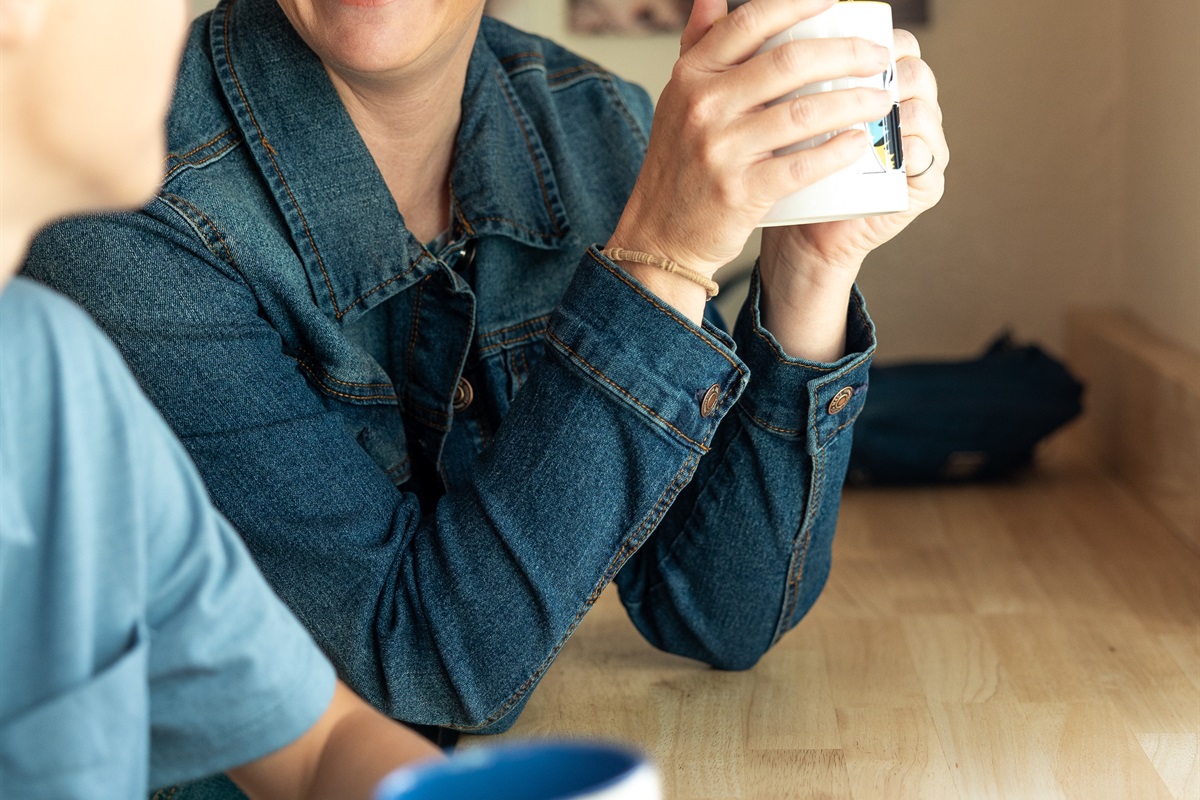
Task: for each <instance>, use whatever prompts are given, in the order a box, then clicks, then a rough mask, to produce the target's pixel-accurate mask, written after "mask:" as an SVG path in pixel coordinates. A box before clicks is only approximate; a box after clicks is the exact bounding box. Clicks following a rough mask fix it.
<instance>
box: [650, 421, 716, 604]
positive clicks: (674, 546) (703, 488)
mask: <svg viewBox="0 0 1200 800" xmlns="http://www.w3.org/2000/svg"><path fill="white" fill-rule="evenodd" d="M735 438H736V434H734V435H732V436H729V437H728V438H727V440H726V442H725V447H724V449H722V450H721V451H720V452H713V451H710V452H709V453H707V454H706V455H705V456H704V459H705V460H706V461H711V460H713V459H716V460H717V461H716V465H717V466H716V467H714V468H713V469H711V470H710V471H709V477H708V480H706V481H705V482H704V483H703V484H702V485H697V486H696V501H695V503H694V504H693V505H694V506H695V505H699V504H700V503H701V501H702V499H703V495H704V493H705V492H707V491H708V488H709V487H710V486H712V485H713V481H714V480H715V477H716V474H717V469H719V467H720V465H721V463H722V462H723V460H724V459H725V457H726V456H727V455H728V454H729V448H731V447H733V443H734V439H735ZM686 531H687V527H686V526H684V529H683V530H681V531H680V533H679V536H677V537H675V541H674V542H672V543H671V546H670V547H669V548H668V549H667V552H665V553H663V555H662V557H661V558H659V559H658V562H657V563H656V565H655V566H656V567H658V580H656V581H655V582H654V583H653V584H652V585H649V586H647V587H646V590H645V592H644V595H649V594H650V593H651V592H654V591H657V590H658V589H659V587H661V586H663V585H664V584H666V582H667V579H666V578H665V577H663V575H662V571H663V569H662V568H663V567H664V566H665V565H666V564H667V562H668V561H670V560H671V557H672V556H674V555H675V551H676V550H678V549H679V548H680V547H682V546H683V541H684V539H685V538H686V537H685V534H686Z"/></svg>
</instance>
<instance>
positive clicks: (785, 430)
mask: <svg viewBox="0 0 1200 800" xmlns="http://www.w3.org/2000/svg"><path fill="white" fill-rule="evenodd" d="M742 413H743V414H745V415H746V416H747V417H749V418H750V419H751V420H753V421H754V424H756V425H758V426H759V427H760V428H766V429H767V430H769V431H774V432H775V433H783V434H788V435H796V434H801V433H804V429H803V428H779V427H776V426H775V425H771V424H770V423H768V422H765V421H764V420H762V419H761V418H760V417H756V416H755V415H754V414H751V413H750V412H749V411H747V410H746V409H745V407H744V406H743V407H742Z"/></svg>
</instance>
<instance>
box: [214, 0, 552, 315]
mask: <svg viewBox="0 0 1200 800" xmlns="http://www.w3.org/2000/svg"><path fill="white" fill-rule="evenodd" d="M493 24H494V23H493V22H492V21H491V20H490V19H487V18H485V19H484V20H483V25H482V27H481V29H480V33H479V36H478V37H477V38H476V41H475V46H474V50H473V51H472V54H471V60H470V63H469V66H468V69H467V78H466V86H465V88H464V92H463V106H462V111H463V115H462V122H461V124H460V128H459V134H458V140H457V143H456V151H455V163H454V167H453V169H452V175H451V181H450V186H451V194H452V201H453V205H454V220H453V221H452V224H453V226H454V228H455V233H456V234H460V235H466V236H471V237H474V236H482V235H489V234H490V235H501V236H506V237H508V238H511V239H515V240H517V241H520V242H522V243H524V244H526V245H529V246H532V247H537V248H555V247H559V246H562V245H563V244H564V243H565V242H566V241H568V239H569V232H570V226H569V224H568V221H567V218H566V214H565V210H564V207H563V203H562V201H561V199H560V197H559V193H558V188H557V183H556V181H555V177H554V172H553V170H552V168H551V165H550V161H549V158H548V157H547V154H546V149H545V147H544V146H543V143H542V141H541V139H540V137H539V136H538V133H537V130H536V129H535V128H534V126H533V125H532V123H531V122H530V120H529V116H528V113H527V111H526V109H525V108H524V106H523V105H522V103H521V101H520V99H519V96H518V94H517V91H516V89H515V87H514V85H513V83H512V82H511V81H510V80H509V78H508V75H507V74H506V73H505V70H504V68H503V66H502V63H501V60H500V58H499V57H498V56H497V54H496V53H495V52H494V51H493V50H492V48H491V47H490V46H489V44H488V39H487V32H488V29H489V27H490V26H491V25H493ZM210 36H211V47H212V53H213V62H214V66H215V67H216V71H217V79H218V81H219V82H220V84H221V89H222V91H223V92H224V94H225V97H226V100H227V101H228V103H229V106H230V108H231V109H232V112H233V116H234V119H235V120H236V124H237V126H238V127H239V128H240V129H241V132H242V135H243V136H244V139H245V142H246V146H247V147H248V148H249V150H250V152H251V153H252V155H253V158H254V160H255V162H256V164H257V165H258V168H259V169H260V170H261V172H262V175H263V177H264V179H265V181H266V183H267V185H268V186H269V187H270V190H271V192H272V193H273V195H274V197H275V201H276V203H277V204H278V206H279V210H280V213H281V214H282V216H283V218H284V219H285V221H286V222H287V225H288V227H289V228H290V230H291V234H292V239H293V241H294V243H295V246H296V249H297V252H298V253H299V254H300V257H301V258H302V260H303V262H304V264H305V267H306V270H307V272H308V278H309V282H310V283H311V285H312V288H313V294H314V297H315V299H316V301H317V303H318V304H319V305H320V306H321V307H322V308H323V309H324V310H325V311H326V312H327V313H329V314H330V315H332V316H333V317H334V318H336V319H338V320H340V321H341V322H343V323H347V322H350V321H352V320H353V319H355V318H357V317H358V316H359V315H360V314H361V313H363V312H365V311H367V310H368V309H370V308H372V307H374V306H376V305H378V304H379V303H381V302H383V301H384V300H386V299H387V298H388V297H391V296H393V295H395V294H396V293H398V292H401V291H403V290H404V289H406V288H408V287H409V286H411V285H412V284H414V283H416V282H417V281H418V280H420V279H421V278H423V277H424V276H425V275H426V274H428V273H429V272H430V271H432V270H434V269H436V268H437V263H436V262H435V260H434V258H433V257H432V255H431V254H430V253H429V252H428V251H427V250H426V249H425V247H424V245H423V243H421V242H418V241H417V240H416V239H415V238H414V237H413V236H412V234H411V233H410V232H409V231H408V229H407V228H406V227H405V226H404V220H403V218H402V217H401V215H400V213H399V211H398V209H397V208H396V204H395V201H394V200H393V199H392V196H391V194H390V192H389V191H388V189H387V185H386V184H385V183H384V181H383V177H382V175H380V173H379V170H378V168H377V167H376V165H375V161H374V159H373V158H372V156H371V154H370V152H369V151H368V150H367V147H366V144H365V143H364V142H363V140H362V137H361V136H359V134H358V131H357V129H356V128H355V127H354V124H353V122H352V121H351V119H350V116H349V114H348V113H347V112H346V109H345V107H344V106H343V104H342V102H341V99H340V98H339V97H338V95H337V92H336V91H335V89H334V88H333V85H332V83H331V82H330V80H329V77H328V75H327V74H326V73H325V69H324V67H323V66H322V65H321V62H320V60H319V59H318V58H317V56H316V54H315V53H313V52H312V51H311V50H310V49H309V48H308V46H307V45H306V44H305V43H304V41H303V40H302V39H301V38H300V37H299V35H298V34H297V33H296V32H295V30H294V29H293V28H292V26H291V23H290V22H289V21H288V20H287V18H286V17H285V16H284V14H283V12H282V10H280V8H279V6H278V4H277V3H276V2H275V0H227V2H226V3H223V4H221V6H220V7H219V8H218V9H217V10H216V11H215V12H214V15H213V19H212V24H211V27H210ZM381 241H392V242H394V246H393V247H391V248H380V247H379V245H378V243H379V242H381Z"/></svg>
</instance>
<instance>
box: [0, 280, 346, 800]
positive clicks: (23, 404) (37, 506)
mask: <svg viewBox="0 0 1200 800" xmlns="http://www.w3.org/2000/svg"><path fill="white" fill-rule="evenodd" d="M2 301H3V302H0V342H2V344H3V347H2V348H0V375H3V377H4V380H3V385H0V423H2V424H0V428H2V429H3V439H2V441H0V456H3V459H2V462H3V464H5V465H7V466H10V467H13V469H6V470H5V474H4V475H3V476H0V483H3V484H4V485H5V487H6V490H5V495H4V497H5V499H6V502H8V501H9V500H11V505H12V506H13V507H14V508H13V509H12V510H14V511H19V510H21V509H25V511H26V512H27V513H25V514H22V515H17V516H14V517H13V519H12V520H10V519H9V518H8V516H5V517H4V519H3V520H2V521H4V523H5V525H4V528H5V530H4V531H3V533H4V541H5V542H7V544H6V547H7V550H6V551H5V552H7V553H10V555H11V557H10V558H9V559H8V562H6V564H7V566H8V567H11V569H10V570H9V571H8V572H5V575H7V576H8V578H9V579H11V580H7V581H6V585H4V586H0V603H2V604H3V607H0V612H2V613H0V620H5V621H6V628H5V629H4V630H0V645H3V648H6V649H7V648H9V647H11V648H12V649H11V650H9V651H8V652H7V653H6V654H0V665H2V666H3V668H4V671H5V673H6V681H5V682H6V683H8V684H10V685H9V686H7V687H5V686H0V729H3V728H4V727H5V723H4V720H5V714H6V713H7V712H5V709H6V708H11V710H12V712H13V714H16V713H17V712H21V713H22V714H23V715H24V717H22V718H25V719H31V718H33V717H34V716H35V715H37V716H38V718H39V720H40V722H39V724H40V725H43V727H45V726H49V729H50V730H51V733H53V731H54V730H58V731H60V732H61V731H65V730H68V729H78V728H80V726H81V725H84V724H85V723H86V720H84V719H81V717H85V716H88V715H89V714H97V713H98V714H100V715H101V716H104V715H105V714H106V713H107V712H105V709H118V708H126V707H128V708H134V709H142V710H141V711H138V713H137V714H136V715H134V716H136V717H137V718H136V719H132V718H131V719H128V720H125V721H123V722H122V724H121V726H120V728H121V731H124V732H121V731H117V730H113V731H107V730H106V731H105V732H104V734H103V735H104V736H105V737H107V739H113V737H119V738H121V739H123V740H124V744H121V743H120V742H118V741H116V740H115V739H114V740H113V741H111V742H110V743H109V744H106V745H105V748H106V750H105V752H107V753H109V756H106V759H108V760H111V759H113V758H115V759H117V760H120V761H122V762H123V763H122V765H112V766H113V769H114V770H116V772H115V773H113V774H114V775H115V774H120V775H121V776H123V778H127V779H130V780H136V781H145V780H146V774H147V771H148V773H149V785H150V786H151V787H156V786H162V785H167V784H173V783H178V782H182V781H187V780H191V779H193V778H197V777H201V776H204V775H209V774H213V773H216V772H221V771H224V770H227V769H229V768H230V767H234V766H237V765H240V764H244V763H247V762H249V761H253V760H255V759H257V758H260V757H262V756H264V755H266V754H268V753H271V752H273V751H275V750H277V749H279V748H280V747H282V746H284V745H286V744H288V743H290V742H292V741H294V740H295V739H297V738H298V737H299V736H300V735H301V734H303V733H304V732H305V731H307V730H308V729H309V728H310V727H311V726H312V725H313V723H314V722H316V720H317V719H318V718H319V717H320V716H321V715H322V714H323V713H324V711H325V709H326V708H327V707H328V705H329V702H330V699H331V698H332V696H333V689H334V684H335V681H336V677H335V675H334V672H333V668H332V667H331V666H330V664H329V662H328V661H327V660H326V659H325V657H324V656H323V655H322V654H321V652H320V650H319V649H318V648H317V646H316V644H315V643H314V642H313V641H312V638H311V637H310V635H309V634H308V632H307V631H306V630H305V629H304V628H303V627H302V626H301V625H300V624H299V623H298V622H297V621H296V619H295V618H294V617H293V616H292V615H291V613H290V612H289V611H288V610H287V608H286V607H285V606H284V605H283V603H282V602H281V601H280V600H279V599H278V597H276V596H275V594H274V593H273V592H272V590H271V589H270V588H269V586H268V585H267V583H266V582H265V580H264V579H263V577H262V576H261V574H260V573H259V571H258V569H257V567H256V566H255V564H254V563H253V561H252V560H251V557H250V555H249V553H248V552H247V550H246V548H245V546H244V545H243V544H242V541H241V539H240V538H239V537H238V536H237V534H236V533H235V532H234V531H233V530H232V528H231V527H230V525H229V523H228V522H227V521H226V520H225V519H224V517H222V516H221V514H220V513H219V512H218V511H216V510H215V509H214V507H213V506H212V504H211V502H210V500H209V497H208V494H207V492H206V490H205V488H204V486H203V484H202V482H201V480H200V478H199V476H198V474H197V472H196V470H195V468H194V466H193V465H192V463H191V461H190V459H189V458H188V456H187V454H186V452H185V451H184V449H183V447H182V446H181V445H180V444H179V442H178V441H177V440H176V438H175V436H174V435H173V434H172V433H171V431H170V430H169V429H168V428H167V425H166V423H165V422H164V421H163V419H162V418H161V416H160V415H159V413H158V411H157V410H156V409H155V408H154V407H153V406H152V405H151V404H150V402H149V400H148V399H147V398H146V397H145V396H144V395H143V393H142V392H141V390H140V388H139V387H138V386H137V384H136V382H135V380H134V379H133V377H132V375H131V374H130V373H129V371H128V369H127V368H126V366H125V364H124V362H123V361H122V359H121V357H120V355H119V354H118V353H117V351H116V349H115V348H114V347H113V345H112V344H111V342H109V340H108V339H107V338H106V337H104V335H103V334H102V333H100V331H99V330H98V329H97V328H96V327H95V325H94V324H93V323H92V321H91V320H90V319H89V318H88V317H87V316H86V314H84V313H83V312H82V310H80V309H79V308H78V307H76V306H75V305H74V304H73V303H71V302H70V301H68V300H67V299H66V298H63V297H61V296H58V295H56V294H55V293H53V292H51V291H50V290H48V289H45V288H44V287H41V286H37V285H36V284H33V283H31V282H29V281H26V280H22V279H18V280H16V281H14V283H13V284H12V285H11V286H9V287H8V288H7V289H6V290H5V291H4V296H3V298H2ZM14 465H19V468H16V467H15V466H14ZM9 495H11V497H9ZM13 520H17V521H20V522H21V525H20V526H18V525H16V524H15V522H14V521H13ZM18 527H19V528H21V529H22V530H24V533H22V532H21V530H18ZM10 529H11V530H10ZM10 573H11V574H10ZM23 612H27V613H23ZM131 642H132V644H131ZM131 647H132V648H133V650H134V651H144V657H143V655H142V654H141V653H140V652H138V653H136V655H137V658H136V659H131V658H128V655H129V652H132V651H130V650H129V649H130V648H131ZM126 651H129V652H126ZM21 653H28V654H29V655H28V657H23V656H21ZM8 656H11V657H8ZM112 663H120V664H129V665H131V666H129V667H128V668H126V669H123V670H122V671H121V675H120V676H119V677H120V680H116V679H115V678H111V677H110V678H107V679H105V678H104V677H103V676H105V675H108V674H109V673H110V672H112V670H111V668H110V665H111V664H112ZM100 680H104V681H105V687H107V688H104V689H103V692H102V693H101V694H103V695H104V696H103V697H101V696H100V695H99V694H97V691H92V688H93V686H92V685H93V684H97V685H96V687H95V688H96V689H97V690H99V689H100V688H102V687H100V686H99V684H98V681H100ZM9 689H11V690H12V691H11V692H10V691H9ZM114 693H115V694H117V695H122V696H127V697H128V698H130V699H131V700H130V702H124V701H123V700H122V697H113V696H112V695H113V694H114ZM138 696H144V697H145V698H146V699H147V701H148V702H143V701H141V700H137V702H132V700H133V699H136V698H137V697H138ZM74 698H85V699H86V698H90V699H89V700H88V702H87V703H84V702H83V701H82V700H81V701H80V702H75V700H74ZM30 703H33V704H34V705H33V706H32V708H31V707H29V706H30ZM42 718H45V719H42ZM55 726H58V727H57V728H56V727H55ZM109 727H112V726H109ZM39 730H40V728H39ZM147 730H149V734H150V735H149V751H150V752H149V765H148V770H147V769H146V766H145V764H146V761H145V760H144V759H145V757H146V754H145V742H146V731H147ZM53 738H61V737H59V736H58V735H57V734H56V735H55V736H54V737H53ZM97 752H100V751H99V750H97ZM0 756H3V753H2V752H0ZM3 762H4V759H3V758H0V767H3V766H4V763H3ZM17 766H19V765H17ZM130 771H133V772H136V773H138V774H137V775H136V776H133V775H129V774H127V773H129V772H130ZM2 774H4V770H3V769H0V775H2ZM14 774H15V773H14ZM46 777H52V776H43V778H46ZM77 777H78V776H76V778H77ZM62 779H63V780H64V781H66V782H67V784H64V785H68V784H69V782H70V781H71V780H72V776H71V775H63V777H62ZM14 780H15V778H14ZM39 780H41V779H39ZM39 785H40V784H39ZM131 785H132V784H131ZM47 791H48V795H47V796H58V794H57V793H56V791H55V790H51V789H47ZM64 792H65V790H64ZM0 794H3V792H0ZM66 794H68V795H70V793H69V792H68V793H66ZM71 796H73V795H71Z"/></svg>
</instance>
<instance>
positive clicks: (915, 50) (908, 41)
mask: <svg viewBox="0 0 1200 800" xmlns="http://www.w3.org/2000/svg"><path fill="white" fill-rule="evenodd" d="M892 50H893V52H894V53H895V54H896V60H897V61H899V60H900V59H902V58H920V57H921V43H920V42H918V41H917V37H916V36H913V35H912V34H911V33H909V32H908V31H906V30H903V29H902V28H896V30H894V31H892Z"/></svg>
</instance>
